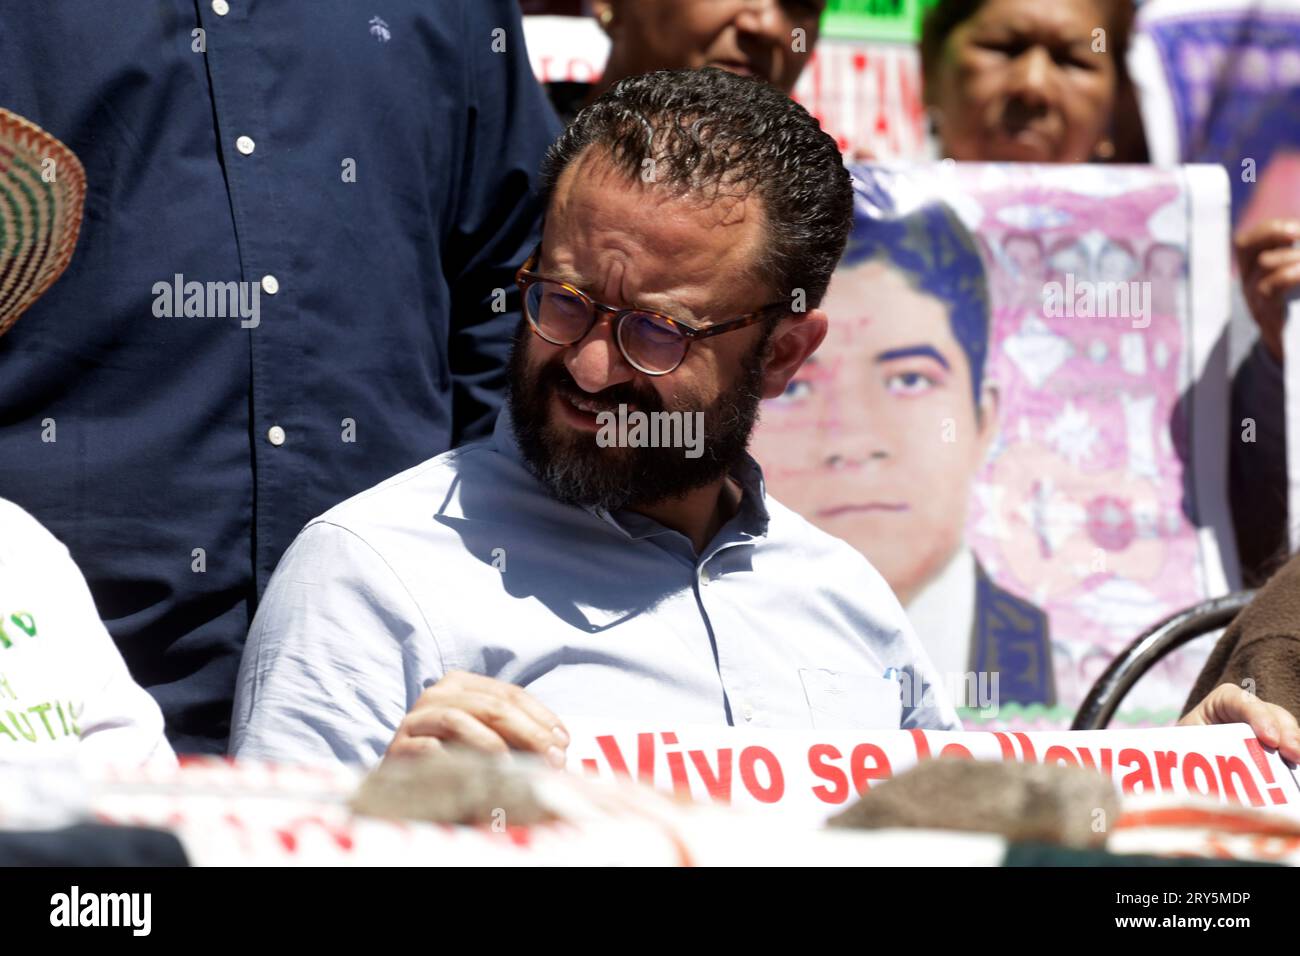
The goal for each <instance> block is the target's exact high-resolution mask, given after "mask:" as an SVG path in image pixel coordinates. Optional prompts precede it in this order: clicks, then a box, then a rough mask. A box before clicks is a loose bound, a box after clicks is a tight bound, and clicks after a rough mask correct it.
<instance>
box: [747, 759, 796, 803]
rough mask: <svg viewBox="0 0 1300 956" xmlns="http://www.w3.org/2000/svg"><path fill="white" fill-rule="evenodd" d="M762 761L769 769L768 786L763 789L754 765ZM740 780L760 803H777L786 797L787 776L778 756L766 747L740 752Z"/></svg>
mask: <svg viewBox="0 0 1300 956" xmlns="http://www.w3.org/2000/svg"><path fill="white" fill-rule="evenodd" d="M760 761H762V763H763V765H764V767H766V769H767V776H768V781H769V783H768V785H767V786H766V787H763V786H761V785H760V784H759V782H758V776H757V775H756V774H755V773H754V764H756V763H758V762H760ZM740 780H741V782H742V783H743V784H744V785H745V789H746V790H748V791H749V793H750V795H751V796H752V797H753V798H754V799H755V800H757V801H758V802H759V803H776V801H778V800H780V799H781V797H782V796H784V795H785V775H784V774H782V773H781V763H780V761H778V760H777V759H776V754H774V753H772V751H770V750H768V749H767V748H766V747H746V748H745V749H744V750H742V751H741V752H740Z"/></svg>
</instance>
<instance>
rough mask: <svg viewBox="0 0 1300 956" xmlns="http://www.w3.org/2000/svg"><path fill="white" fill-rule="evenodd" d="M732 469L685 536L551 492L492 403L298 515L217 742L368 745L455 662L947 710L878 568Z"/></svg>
mask: <svg viewBox="0 0 1300 956" xmlns="http://www.w3.org/2000/svg"><path fill="white" fill-rule="evenodd" d="M734 477H735V478H736V479H737V481H739V482H740V484H741V485H742V487H743V489H744V495H743V497H742V502H741V506H740V510H739V511H738V512H737V513H736V515H735V516H734V517H733V518H732V519H731V520H730V521H729V522H728V523H727V524H726V525H725V526H724V527H723V528H722V529H721V530H720V531H719V532H718V534H717V535H716V536H715V538H714V539H713V541H711V542H710V543H709V545H708V547H707V548H706V549H705V550H704V552H703V553H702V554H698V555H697V554H696V553H695V550H694V547H693V546H692V544H691V542H690V540H689V539H688V538H686V537H685V536H684V535H682V534H680V533H678V532H676V531H673V530H670V529H668V528H665V527H664V526H662V525H660V524H658V523H657V522H654V521H652V520H650V519H649V518H646V517H644V516H642V515H638V514H633V513H629V512H619V513H616V514H609V513H606V512H601V511H594V510H592V511H589V510H585V509H583V508H579V507H574V506H572V505H567V504H563V503H561V502H559V501H557V500H556V499H555V498H554V497H552V496H551V495H550V494H549V493H548V492H547V491H546V489H545V487H544V486H543V485H542V484H541V483H540V482H538V481H537V479H536V478H534V477H533V475H532V474H531V472H529V471H528V469H527V468H526V467H525V465H524V463H523V461H522V459H521V457H520V454H519V451H518V448H517V446H516V444H515V441H514V435H513V428H512V426H511V423H510V419H509V416H508V413H503V414H502V416H501V417H500V418H499V419H498V421H497V425H496V430H495V433H494V435H493V436H492V438H490V439H487V440H484V441H480V442H476V443H474V444H470V445H466V446H463V447H461V448H458V449H456V450H454V451H450V452H447V453H445V454H442V455H439V456H437V457H436V458H432V459H430V460H429V461H426V462H425V463H424V464H422V465H419V466H417V467H415V468H412V469H410V470H408V471H405V472H402V473H401V474H399V475H396V476H395V477H393V478H390V479H389V480H388V481H385V482H383V483H382V484H380V485H377V486H375V487H374V488H371V489H370V490H369V491H366V492H363V493H362V494H360V495H357V496H356V497H354V498H351V499H349V500H348V501H345V502H343V503H342V504H340V505H338V506H337V507H335V508H333V509H331V510H330V511H328V512H326V513H325V514H324V515H322V516H321V517H320V518H317V519H316V520H314V521H312V522H311V523H310V524H308V525H307V527H306V528H304V529H303V531H302V533H301V534H299V535H298V538H297V539H296V540H295V541H294V543H293V545H292V546H291V547H290V548H289V550H288V552H287V553H286V554H285V556H284V558H283V559H282V560H281V562H280V565H279V567H278V568H277V569H276V572H275V574H274V575H273V577H272V578H271V581H270V584H269V586H268V588H267V591H266V595H265V597H264V599H263V601H262V605H261V607H260V608H259V610H258V612H257V616H256V618H255V619H254V621H253V626H252V629H251V631H250V632H249V635H248V643H247V646H246V649H245V652H244V658H243V663H242V666H241V668H240V674H239V686H238V690H237V691H236V697H235V710H234V718H233V721H234V726H233V728H232V734H231V752H232V753H234V754H237V755H239V756H251V757H262V758H268V759H275V760H286V761H291V760H308V761H322V760H339V761H346V762H353V763H363V764H369V763H373V762H374V761H376V760H377V759H378V758H379V757H381V756H382V755H383V753H384V751H385V749H386V748H387V747H388V744H389V742H390V741H391V740H392V737H393V734H394V732H395V731H396V730H397V726H398V724H399V723H400V722H401V720H402V717H403V716H404V715H405V714H406V712H407V710H408V709H409V708H410V706H411V705H412V704H414V703H415V701H416V699H417V698H418V697H419V696H420V693H421V691H423V690H424V689H425V688H426V687H428V686H430V685H431V684H434V683H436V682H437V681H438V680H439V679H440V678H442V677H443V676H444V675H445V674H447V673H448V672H449V671H453V670H465V671H473V672H475V673H479V674H485V675H487V676H489V677H495V678H498V679H500V680H503V681H509V682H511V683H514V684H518V685H519V686H521V687H525V688H527V689H528V691H529V693H531V694H533V695H534V696H535V697H537V698H538V699H539V700H541V701H542V702H543V703H544V704H546V705H547V706H548V707H549V708H551V710H553V711H554V712H556V713H557V714H560V715H561V716H562V717H563V716H565V715H583V716H595V717H606V718H610V719H617V720H620V721H625V720H642V721H648V720H653V721H654V722H655V724H656V725H657V726H664V725H668V724H674V723H676V724H718V725H726V724H731V725H737V726H754V727H775V728H808V727H832V728H861V729H868V728H872V729H877V728H878V729H884V728H888V729H896V728H898V727H924V728H944V729H955V728H957V727H958V726H959V725H958V722H957V716H956V713H955V712H954V711H953V710H952V707H951V704H950V703H949V702H948V701H947V700H946V699H943V695H942V694H936V693H935V692H934V689H933V688H932V686H931V683H930V677H929V676H927V675H930V674H931V671H932V668H931V665H930V663H929V659H928V658H927V657H926V654H925V651H924V650H923V649H922V647H921V645H920V642H919V641H918V640H917V638H916V635H915V634H914V633H913V631H912V629H911V626H910V625H909V624H908V621H907V617H906V615H905V614H904V612H903V609H902V608H901V607H900V606H899V603H898V601H897V599H896V598H895V597H894V594H893V592H892V591H890V589H889V586H888V585H887V584H886V583H885V581H884V579H883V578H881V577H880V575H879V574H878V573H877V572H876V570H875V569H874V568H872V566H871V565H870V564H869V563H868V562H867V560H866V559H865V558H864V557H863V556H862V555H861V554H859V553H858V552H857V551H855V550H854V549H853V548H851V547H850V546H849V545H847V544H845V543H844V542H843V541H840V540H839V539H837V538H833V537H831V536H830V535H828V534H825V533H824V532H822V531H820V530H818V529H817V528H815V527H813V526H812V525H811V524H809V523H808V522H807V521H805V520H804V519H803V518H801V517H799V516H798V515H796V514H795V513H794V512H792V511H790V510H789V509H787V508H785V507H783V506H782V505H781V504H779V503H778V502H776V501H774V500H773V499H772V498H770V497H768V496H767V495H766V494H765V492H764V490H763V481H762V474H761V472H760V471H759V468H758V465H757V464H756V463H755V462H753V460H752V459H746V461H745V463H744V464H743V465H742V466H741V467H740V468H739V469H738V470H737V472H736V473H735V474H734ZM900 688H901V689H902V690H903V693H900Z"/></svg>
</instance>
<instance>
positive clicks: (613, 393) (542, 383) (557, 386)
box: [537, 362, 664, 412]
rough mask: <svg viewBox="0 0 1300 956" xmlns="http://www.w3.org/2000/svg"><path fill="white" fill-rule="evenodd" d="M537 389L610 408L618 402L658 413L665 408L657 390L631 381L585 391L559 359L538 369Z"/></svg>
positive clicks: (616, 405)
mask: <svg viewBox="0 0 1300 956" xmlns="http://www.w3.org/2000/svg"><path fill="white" fill-rule="evenodd" d="M537 389H538V391H539V392H540V393H542V394H546V393H548V392H550V391H552V390H554V391H557V392H559V393H560V394H562V395H566V396H573V397H575V398H581V399H585V400H587V401H591V402H596V403H598V404H601V405H609V406H610V407H613V408H617V407H618V406H619V405H635V406H636V407H637V408H638V409H640V410H641V411H645V412H661V411H663V410H664V405H663V400H662V399H661V398H660V397H659V393H658V392H656V391H655V390H654V389H653V388H646V389H645V390H641V389H638V388H636V387H635V386H633V385H632V384H631V383H630V382H620V383H619V384H617V385H611V386H609V387H608V388H603V389H601V390H600V391H599V392H588V391H587V390H586V389H584V388H582V387H581V386H579V385H578V383H577V382H575V381H574V380H573V376H572V375H570V374H569V370H568V369H567V368H565V367H564V364H563V363H562V362H557V363H555V364H554V365H548V366H546V367H545V368H543V369H542V370H541V371H540V373H539V374H538V376H537Z"/></svg>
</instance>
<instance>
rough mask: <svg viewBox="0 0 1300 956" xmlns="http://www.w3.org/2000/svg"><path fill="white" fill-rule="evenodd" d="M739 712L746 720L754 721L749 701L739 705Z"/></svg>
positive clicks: (751, 705)
mask: <svg viewBox="0 0 1300 956" xmlns="http://www.w3.org/2000/svg"><path fill="white" fill-rule="evenodd" d="M740 712H741V713H742V714H744V715H745V719H746V720H753V719H754V705H753V704H751V703H750V702H749V701H744V702H742V703H741V705H740Z"/></svg>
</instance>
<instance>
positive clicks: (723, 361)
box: [231, 69, 1300, 766]
mask: <svg viewBox="0 0 1300 956" xmlns="http://www.w3.org/2000/svg"><path fill="white" fill-rule="evenodd" d="M542 184H543V190H544V196H543V197H542V198H543V199H544V200H545V209H546V219H545V226H544V229H543V232H542V241H541V243H540V245H539V246H538V248H537V249H536V250H535V251H534V252H533V254H532V255H531V256H530V257H529V259H528V261H527V262H525V263H524V265H523V267H522V268H521V269H520V270H519V272H518V275H517V279H516V281H517V283H518V285H519V287H520V291H521V293H522V296H523V302H524V318H523V320H522V321H521V322H520V326H519V329H518V331H517V334H516V340H515V344H514V350H513V353H512V356H511V361H510V369H509V371H510V397H509V401H508V403H507V405H506V408H505V410H503V412H502V413H501V416H500V418H499V419H498V420H497V423H496V430H495V432H494V434H493V436H492V437H491V438H490V439H488V440H485V441H481V442H478V443H474V444H470V445H465V446H462V447H460V448H458V449H456V450H454V451H450V452H446V453H445V454H442V455H439V456H437V457H436V458H432V459H430V460H429V461H426V462H425V463H424V464H422V465H419V466H417V467H415V468H412V469H410V470H408V471H405V472H402V473H401V474H399V475H396V476H395V477H393V478H390V479H389V480H388V481H385V482H383V483H382V484H380V485H377V486H376V487H374V488H372V489H370V490H369V491H366V492H364V493H362V494H360V495H358V496H356V497H355V498H352V499H350V500H348V501H345V502H344V503H342V504H341V505H338V506H337V507H335V508H332V509H331V510H330V511H327V512H326V513H325V514H324V515H322V516H321V517H320V518H317V519H316V520H315V521H313V522H311V523H310V524H308V525H307V527H306V528H305V529H304V530H303V531H302V533H301V534H300V535H299V536H298V538H297V540H296V541H295V542H294V543H293V545H292V546H291V547H290V549H289V550H288V552H287V553H286V554H285V556H284V558H283V560H282V561H281V562H280V565H279V567H278V568H277V569H276V572H275V574H274V575H273V577H272V579H271V582H270V584H269V586H268V588H267V592H266V596H265V598H264V600H263V602H262V605H261V607H260V608H259V610H258V612H257V616H256V618H255V619H254V621H253V626H252V630H251V631H250V633H249V636H248V644H247V647H246V650H245V652H244V658H243V662H242V664H241V667H240V676H239V685H238V689H237V691H236V699H235V712H234V718H233V733H232V743H231V749H232V752H233V753H235V754H236V755H238V756H250V757H261V758H266V759H272V760H283V761H310V762H325V761H342V762H348V763H360V764H370V763H374V762H375V761H376V760H378V759H379V758H380V757H382V756H384V755H385V754H386V753H387V754H393V755H405V754H411V753H419V752H423V751H428V750H437V749H439V748H441V747H442V746H444V745H445V744H448V743H455V744H459V745H464V746H469V747H473V748H476V749H479V750H484V751H489V752H504V751H506V750H508V749H516V750H522V751H527V752H531V753H535V754H539V755H541V756H543V757H544V758H545V759H547V760H549V761H550V762H551V763H553V764H556V765H557V766H558V765H562V764H563V763H564V762H565V752H564V751H565V748H566V747H567V745H568V742H569V738H568V734H567V732H566V731H565V729H564V727H563V724H562V722H561V719H560V718H559V716H557V714H567V715H584V716H599V717H603V718H606V719H614V720H638V721H645V720H654V721H655V722H656V723H657V724H658V725H661V726H672V725H680V724H714V725H738V726H754V727H770V728H791V729H793V728H809V727H815V728H839V729H848V728H853V729H897V728H900V727H906V728H911V727H922V728H935V729H956V728H957V727H958V723H957V718H956V714H955V713H954V712H953V710H952V707H951V705H950V704H948V702H947V701H946V700H944V699H942V697H941V695H938V694H936V693H935V688H934V685H933V683H932V678H931V677H930V674H931V672H932V668H931V665H930V663H929V661H928V659H927V658H926V655H925V651H924V650H923V649H922V647H921V644H920V643H919V642H918V640H917V638H916V635H915V634H914V633H913V631H912V628H911V626H910V625H909V624H908V621H907V617H906V615H905V614H904V613H903V610H902V608H901V607H900V606H899V603H898V600H897V599H896V598H895V597H894V595H893V593H892V592H891V591H890V589H889V586H888V585H887V584H886V583H885V581H884V579H883V578H882V577H881V576H880V575H879V574H878V573H877V572H876V571H875V569H874V568H872V566H871V565H870V563H868V561H867V559H866V558H864V557H863V556H862V555H861V554H859V553H858V552H857V551H856V550H855V549H853V548H852V547H850V546H849V545H848V544H846V543H845V542H843V541H840V540H839V539H837V538H833V537H831V536H830V535H828V534H826V533H824V532H822V531H820V530H818V529H817V528H815V527H813V526H812V525H811V524H809V523H808V522H807V521H805V520H804V519H802V518H800V517H799V516H798V515H796V514H795V513H794V512H792V511H790V510H789V509H787V508H785V507H783V506H781V505H780V504H779V503H777V502H776V501H774V500H773V499H772V498H771V497H770V496H768V495H767V494H766V493H765V491H764V487H763V477H762V473H761V472H760V470H759V467H758V465H757V464H756V463H755V462H754V460H753V459H752V458H751V457H750V456H749V455H748V453H747V451H746V448H747V445H748V442H749V437H750V432H751V431H752V429H753V425H754V422H755V419H756V416H757V413H758V405H759V402H760V401H761V400H762V399H763V398H770V397H773V396H776V395H780V394H782V393H783V392H784V391H785V389H786V386H787V385H788V383H789V382H790V380H791V378H792V377H793V376H794V374H795V373H796V372H797V371H798V370H799V368H800V366H801V365H803V363H804V362H805V360H806V359H807V358H808V357H809V355H811V354H812V353H813V351H814V350H816V348H817V347H818V345H820V344H821V342H822V339H823V338H824V337H825V336H826V330H827V320H826V315H825V313H824V312H822V311H821V310H820V309H819V308H818V306H819V304H820V303H821V300H822V297H823V295H824V294H825V292H826V288H827V285H828V283H829V281H830V276H831V272H832V271H833V270H834V268H835V264H836V262H837V261H838V260H839V258H840V255H841V254H842V253H843V251H844V244H845V241H846V237H847V235H848V232H849V228H850V225H851V223H852V216H853V191H852V187H851V183H850V178H849V174H848V172H847V171H846V170H845V169H844V167H843V165H842V160H841V157H840V154H839V151H838V150H837V149H836V147H835V143H834V141H833V140H832V139H831V138H830V137H829V136H827V135H826V134H825V133H823V132H822V131H821V129H820V128H819V127H818V125H817V123H816V121H815V120H814V119H813V118H812V117H811V116H809V115H808V113H807V112H806V111H805V110H804V109H803V108H802V107H801V106H798V105H797V104H795V103H794V102H792V101H791V100H790V99H789V98H788V97H787V96H785V94H783V93H782V92H780V91H779V90H778V89H776V88H775V87H772V86H768V85H767V84H765V83H762V82H760V81H756V80H752V79H748V78H745V77H740V76H736V75H733V74H731V73H727V72H724V71H721V70H716V69H704V70H698V71H673V72H660V73H651V74H646V75H642V76H634V77H630V78H628V79H625V80H623V81H621V82H619V83H618V84H616V85H615V86H614V87H613V88H611V89H610V90H609V91H608V92H607V93H605V94H604V95H603V96H601V97H600V99H598V100H597V101H595V102H594V103H593V104H592V105H591V106H589V107H588V108H587V109H585V110H583V112H582V113H581V114H579V116H578V118H577V119H576V120H575V121H574V122H573V123H572V124H571V125H570V126H569V127H568V129H567V130H566V131H565V133H564V134H563V136H561V138H560V139H559V141H558V142H556V143H555V145H554V146H552V147H551V149H550V151H549V152H548V154H547V157H546V160H545V163H544V166H543V169H542ZM899 318H900V321H901V320H906V318H907V317H906V316H900V317H899ZM399 384H400V383H394V387H398V386H399ZM678 413H680V414H678ZM697 413H698V414H699V415H700V417H698V418H697V417H696V416H697ZM611 415H613V416H614V417H616V418H617V419H618V420H619V421H632V420H634V419H637V418H638V416H639V419H638V420H643V421H651V422H663V421H665V420H667V421H669V422H670V424H671V423H672V422H674V421H677V422H681V423H682V425H681V427H676V428H673V427H670V428H659V429H658V431H657V434H658V436H659V438H660V439H662V438H663V436H664V435H668V436H669V440H668V441H667V442H665V441H663V440H658V441H652V442H647V441H644V440H641V439H640V438H638V439H635V440H634V439H633V437H632V434H631V433H632V432H633V429H630V428H618V429H611V428H608V427H606V426H607V423H608V422H609V421H610V420H611V417H610V416H611ZM665 415H667V416H674V415H676V416H677V417H676V418H671V417H670V418H669V419H665V418H664V417H663V416H665ZM688 420H689V421H691V422H692V423H693V422H696V421H702V422H703V440H702V441H697V440H696V437H697V436H695V435H694V434H692V435H687V431H688V429H687V428H686V427H685V422H686V421H688ZM691 431H692V432H693V431H694V428H693V426H692V429H691ZM611 433H612V434H615V435H622V436H625V438H626V440H621V441H613V442H611V441H610V440H609V439H610V435H611ZM673 436H678V440H674V437H673ZM1233 689H1234V688H1231V687H1229V688H1228V690H1233ZM1220 690H1222V688H1220ZM1236 690H1237V691H1238V693H1239V694H1240V690H1239V689H1236ZM1216 693H1217V691H1216ZM1207 699H1208V698H1207ZM1252 705H1257V706H1259V707H1263V706H1264V705H1262V704H1260V702H1258V701H1254V702H1252ZM1228 710H1232V714H1233V716H1232V717H1231V718H1230V719H1243V718H1242V716H1241V715H1240V713H1239V712H1238V711H1237V710H1233V709H1232V708H1226V709H1225V708H1224V707H1223V706H1219V709H1218V711H1216V712H1215V713H1216V715H1217V716H1218V718H1219V719H1223V716H1224V715H1225V714H1226V713H1227V711H1228ZM1197 713H1198V714H1199V713H1200V712H1199V711H1198V712H1197ZM1265 716H1267V715H1265ZM1245 719H1249V717H1247V718H1245ZM1269 719H1272V718H1271V717H1270V718H1269ZM1269 726H1270V728H1272V724H1270V725H1269ZM1274 736H1276V734H1275V735H1274ZM1266 742H1267V743H1269V744H1270V745H1274V744H1275V743H1276V741H1275V740H1274V739H1273V738H1268V739H1267V740H1266ZM1298 752H1300V751H1298Z"/></svg>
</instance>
